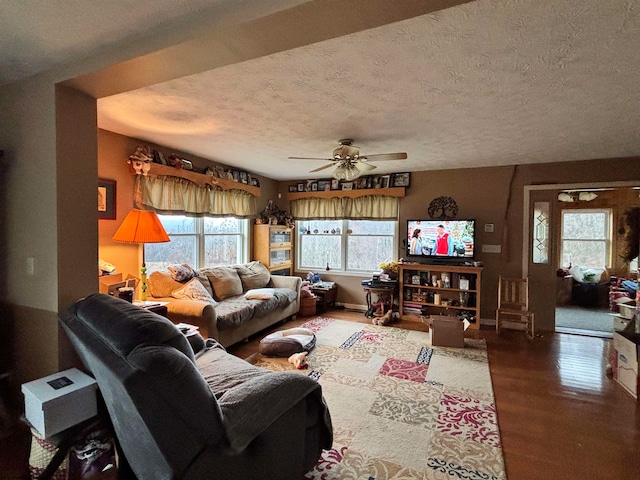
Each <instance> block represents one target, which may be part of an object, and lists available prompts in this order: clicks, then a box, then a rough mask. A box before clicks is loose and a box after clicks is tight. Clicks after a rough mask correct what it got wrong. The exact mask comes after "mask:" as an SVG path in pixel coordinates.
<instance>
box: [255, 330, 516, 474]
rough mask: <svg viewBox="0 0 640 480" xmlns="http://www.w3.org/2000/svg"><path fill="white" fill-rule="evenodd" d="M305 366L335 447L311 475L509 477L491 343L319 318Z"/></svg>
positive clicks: (264, 362) (284, 366)
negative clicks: (457, 343)
mask: <svg viewBox="0 0 640 480" xmlns="http://www.w3.org/2000/svg"><path fill="white" fill-rule="evenodd" d="M302 326H303V327H306V328H310V329H312V330H313V331H314V332H315V333H316V337H317V343H316V347H315V348H314V349H313V350H312V351H311V353H310V354H309V356H308V365H309V367H308V369H307V370H295V369H294V367H293V365H291V364H290V363H288V362H287V360H286V359H280V358H278V359H274V358H267V357H263V356H261V355H260V354H257V355H255V356H254V357H252V358H251V359H250V361H252V363H254V364H255V365H259V366H262V367H266V368H269V369H271V370H294V371H295V372H298V373H300V374H304V375H309V376H311V377H312V378H314V379H316V380H317V381H318V382H319V383H320V384H321V385H322V389H323V395H324V397H325V399H326V401H327V404H328V406H329V411H330V412H331V418H332V421H333V428H334V443H333V447H332V448H331V450H328V451H325V452H323V455H322V457H321V459H320V461H319V462H318V464H317V465H316V466H315V468H314V469H313V470H312V471H310V472H309V473H308V474H307V475H306V476H305V478H307V479H324V480H338V479H339V480H346V479H365V480H370V479H374V480H384V479H403V480H408V479H443V480H444V479H447V480H451V479H504V478H506V475H505V471H504V461H503V456H502V448H501V444H500V433H499V431H498V419H497V417H496V408H495V405H494V399H493V388H492V385H491V376H490V373H489V365H488V361H487V350H486V344H485V342H484V340H475V339H469V338H467V339H465V348H463V349H459V348H445V347H432V346H431V342H430V334H429V333H425V332H416V331H411V330H404V329H400V328H394V327H385V326H378V325H367V324H361V323H354V322H346V321H342V320H334V319H327V318H315V319H313V320H311V321H309V322H307V323H305V324H304V325H302Z"/></svg>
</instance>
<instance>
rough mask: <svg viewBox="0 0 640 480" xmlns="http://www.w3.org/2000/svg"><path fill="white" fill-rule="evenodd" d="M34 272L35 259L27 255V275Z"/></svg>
mask: <svg viewBox="0 0 640 480" xmlns="http://www.w3.org/2000/svg"><path fill="white" fill-rule="evenodd" d="M35 274H36V259H35V258H33V257H27V275H35Z"/></svg>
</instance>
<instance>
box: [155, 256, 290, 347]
mask: <svg viewBox="0 0 640 480" xmlns="http://www.w3.org/2000/svg"><path fill="white" fill-rule="evenodd" d="M195 273H196V276H195V277H194V278H193V279H189V280H187V281H182V282H178V281H176V280H174V279H173V278H172V274H171V273H170V272H166V273H165V272H153V273H152V274H151V275H150V276H149V281H148V286H149V290H148V295H147V300H148V301H159V302H169V303H168V305H167V310H168V317H169V319H170V320H171V321H173V322H174V323H188V324H191V325H196V326H198V327H199V328H200V333H201V334H202V335H203V336H204V337H205V338H207V337H209V338H215V339H216V340H218V342H220V343H221V344H222V345H224V346H225V347H226V346H229V345H233V344H234V343H237V342H239V341H241V340H245V339H246V338H248V337H249V336H251V335H253V334H254V333H257V332H259V331H261V330H263V329H265V328H267V327H269V326H271V325H273V324H275V323H277V322H280V321H282V320H286V319H289V318H291V317H293V316H294V315H295V314H296V313H297V312H298V310H299V309H300V287H301V286H302V279H301V278H300V277H290V276H278V275H271V274H270V273H269V270H268V269H267V268H266V267H265V266H264V265H262V264H261V263H260V262H250V263H247V264H242V265H227V266H220V267H210V268H204V269H200V270H196V271H195ZM196 279H197V280H196ZM189 282H198V283H199V284H201V285H202V286H203V287H204V289H205V290H206V291H207V293H208V294H209V295H205V296H204V297H203V299H193V298H189V295H187V297H184V296H183V295H182V294H183V293H184V290H185V289H186V288H187V283H189ZM192 286H196V287H199V285H198V284H196V285H192ZM248 292H251V293H256V294H260V295H257V296H259V297H260V298H257V299H256V298H247V293H248ZM177 296H183V297H184V298H176V297H177ZM209 297H210V298H209ZM263 297H266V298H263ZM211 298H212V299H213V300H211Z"/></svg>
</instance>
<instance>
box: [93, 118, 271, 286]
mask: <svg viewBox="0 0 640 480" xmlns="http://www.w3.org/2000/svg"><path fill="white" fill-rule="evenodd" d="M138 145H149V146H150V147H151V148H152V149H155V150H158V151H161V152H163V153H164V154H165V155H170V154H171V153H176V154H178V155H179V156H181V157H183V158H185V159H187V160H190V161H191V162H192V163H193V165H194V167H195V168H198V169H200V168H202V169H204V168H205V167H206V166H207V165H212V164H213V162H210V161H209V160H207V159H204V158H202V157H197V156H195V155H190V154H186V153H183V152H180V151H175V150H170V149H167V148H166V147H163V146H160V145H156V144H153V143H149V142H144V141H142V140H138V139H135V138H130V137H126V136H124V135H119V134H117V133H113V132H108V131H106V130H98V176H99V177H100V178H106V179H111V180H115V181H116V182H117V183H116V219H115V220H105V219H101V220H98V244H99V247H98V254H99V258H100V259H102V260H104V261H106V262H109V263H112V264H113V265H115V266H116V272H118V273H122V274H123V275H125V276H126V275H127V274H131V275H134V276H136V277H139V276H140V266H141V265H142V248H141V247H139V246H138V245H129V244H123V243H118V242H114V241H113V240H112V237H113V234H114V233H115V232H116V230H117V229H118V227H119V226H120V224H121V223H122V221H123V220H124V217H126V215H127V213H129V211H130V210H131V208H132V207H133V186H134V180H135V176H134V175H131V174H130V173H129V165H128V164H127V159H128V158H129V155H131V154H132V153H133V152H135V150H136V147H137V146H138ZM246 168H247V170H248V171H251V168H250V167H249V166H247V167H246ZM258 179H259V180H260V191H261V195H260V197H259V198H258V205H257V209H258V211H260V210H262V209H263V208H264V206H265V205H266V203H267V201H269V200H270V199H273V200H274V201H277V200H278V198H277V193H278V190H277V189H278V183H277V182H275V181H273V180H270V179H268V178H265V177H260V176H258ZM249 248H251V245H249ZM250 251H251V250H250Z"/></svg>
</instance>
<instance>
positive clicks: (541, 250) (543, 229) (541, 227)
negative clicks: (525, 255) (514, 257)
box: [533, 202, 549, 263]
mask: <svg viewBox="0 0 640 480" xmlns="http://www.w3.org/2000/svg"><path fill="white" fill-rule="evenodd" d="M533 263H549V202H535V203H534V204H533Z"/></svg>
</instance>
